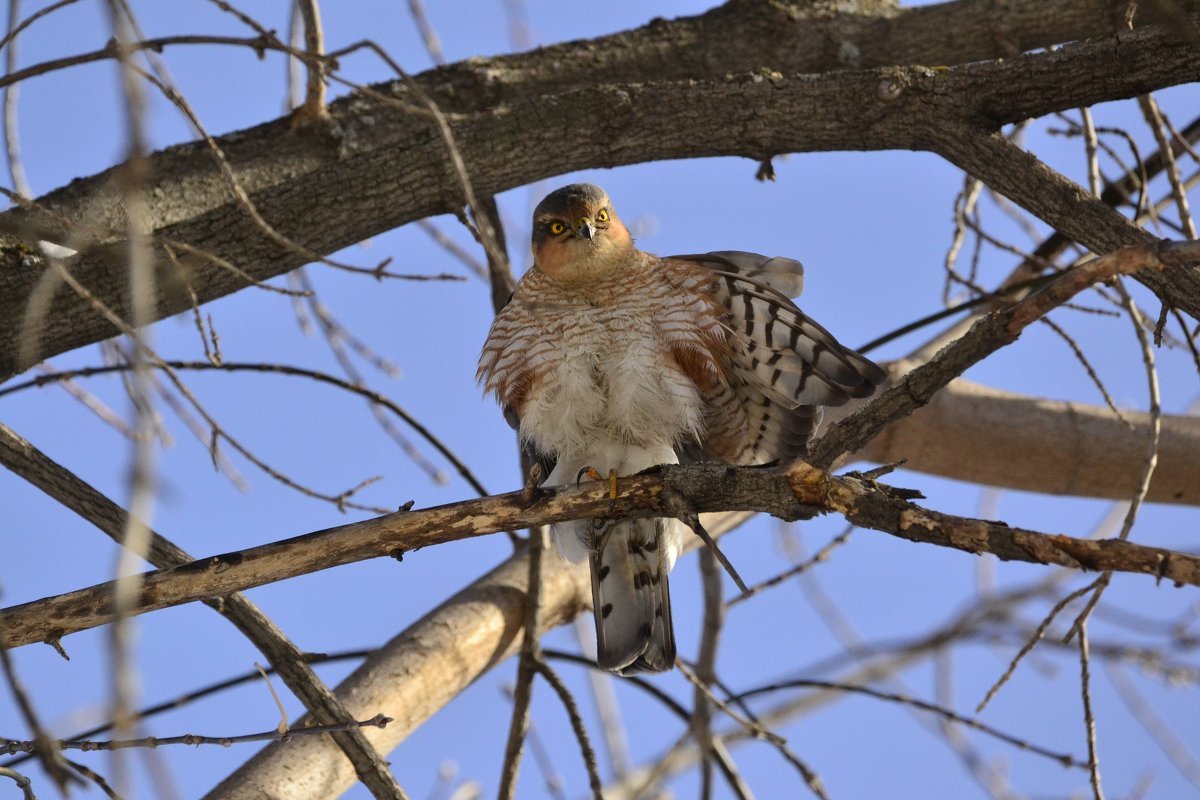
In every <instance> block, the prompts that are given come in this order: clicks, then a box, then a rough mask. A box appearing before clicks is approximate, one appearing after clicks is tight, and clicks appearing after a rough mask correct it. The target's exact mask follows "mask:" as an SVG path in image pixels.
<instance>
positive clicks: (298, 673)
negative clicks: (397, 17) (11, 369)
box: [0, 424, 405, 798]
mask: <svg viewBox="0 0 1200 800" xmlns="http://www.w3.org/2000/svg"><path fill="white" fill-rule="evenodd" d="M0 464H3V465H4V466H5V467H7V468H8V469H10V470H12V471H13V472H14V473H16V474H17V475H20V476H21V477H22V478H24V479H25V480H27V481H29V482H30V483H32V484H33V485H34V486H37V487H38V488H39V489H41V490H42V491H44V492H45V493H46V494H48V495H50V496H51V497H53V498H54V499H55V500H57V501H59V502H60V503H62V504H63V505H64V506H66V507H67V508H69V509H71V510H72V511H74V512H75V513H76V514H79V515H80V516H81V517H83V518H84V519H86V520H87V521H88V522H90V523H92V524H93V525H95V526H96V527H97V528H99V529H100V530H101V531H103V532H104V533H105V534H107V535H108V536H109V537H111V538H112V539H113V540H114V541H117V542H120V541H121V534H122V533H123V531H124V530H125V525H126V524H127V520H128V514H127V513H126V512H125V510H124V509H122V508H121V507H120V506H118V505H117V504H116V503H114V502H113V501H112V500H110V499H109V498H107V497H105V496H104V495H103V494H101V493H100V492H98V491H97V490H96V489H94V488H93V487H92V486H90V485H89V484H87V483H85V482H84V481H82V480H80V479H79V478H78V477H76V476H75V475H74V474H73V473H71V472H70V471H69V470H67V469H65V468H64V467H62V466H60V465H59V464H57V463H55V462H54V461H52V460H51V459H50V458H48V457H47V456H46V455H45V454H43V453H42V452H41V451H39V450H38V449H37V448H36V447H34V446H33V445H32V444H30V443H29V442H28V441H26V440H25V439H23V438H21V437H20V436H18V435H17V434H16V433H15V432H14V431H12V430H11V429H10V428H8V427H7V426H5V425H3V424H0ZM146 558H147V559H148V560H149V561H150V563H152V564H154V565H155V566H157V567H160V568H170V567H177V566H179V565H183V564H187V563H189V562H191V561H192V557H191V556H190V555H188V554H187V553H186V552H184V551H183V550H182V549H180V548H179V547H177V546H176V545H175V544H174V543H172V542H171V541H170V540H169V539H167V538H165V537H163V536H161V535H160V534H158V533H155V532H153V531H150V541H149V545H148V549H147V553H146ZM200 599H202V600H203V602H204V603H205V604H206V605H208V606H210V607H212V608H213V609H215V610H216V611H218V612H219V613H221V614H222V615H224V616H225V617H226V618H227V619H229V621H230V622H232V623H233V624H234V625H235V626H237V628H238V630H240V631H241V632H242V633H243V634H244V635H245V636H246V638H247V639H249V640H250V641H251V642H253V643H254V645H255V647H257V648H258V649H259V650H260V651H261V652H262V653H263V655H265V656H266V657H267V658H268V659H270V661H271V663H272V664H274V665H275V668H276V670H277V671H278V672H279V675H280V677H282V678H283V681H284V683H286V684H287V685H288V688H289V689H291V690H292V692H293V693H295V695H296V697H298V698H299V699H300V701H301V702H302V703H304V706H305V708H307V709H308V711H309V713H310V714H312V715H313V717H314V718H315V719H316V720H317V722H318V724H321V725H342V726H349V724H350V723H352V722H353V721H354V717H352V716H350V714H348V713H347V712H346V709H345V708H344V707H343V706H342V704H341V703H340V702H339V701H338V699H337V697H336V696H335V695H334V694H333V692H331V691H330V690H329V688H328V687H327V686H326V685H325V684H324V683H323V682H322V681H321V679H320V678H319V677H317V674H316V673H315V672H314V671H313V670H312V668H311V667H310V666H309V665H308V662H307V660H306V659H305V656H304V653H303V651H301V650H300V648H298V647H297V646H296V645H295V644H293V643H292V641H291V640H290V639H288V638H287V636H286V635H285V634H284V633H283V631H282V630H280V629H279V628H278V627H277V626H276V625H275V623H274V622H272V621H271V620H270V618H269V617H267V615H266V614H264V613H263V612H262V611H261V610H260V609H259V608H258V606H256V605H254V604H253V603H251V602H250V601H249V600H248V599H246V597H245V596H244V595H240V594H231V595H230V596H227V597H220V598H219V599H217V598H215V597H214V596H210V597H206V598H200ZM106 602H107V601H106ZM55 638H56V637H55ZM331 736H332V737H333V739H334V741H336V742H337V745H338V746H339V747H341V748H342V750H343V752H345V753H346V756H347V758H348V759H349V760H350V762H351V763H352V764H353V765H354V769H355V770H356V771H357V774H358V777H359V778H360V779H361V780H362V782H363V783H364V784H365V785H366V786H368V787H369V788H370V789H371V791H372V793H373V794H374V796H375V797H394V798H402V797H404V796H405V795H404V792H403V791H402V790H401V789H400V787H399V785H398V784H397V783H396V779H395V778H394V777H392V774H391V771H390V770H389V769H388V766H387V762H385V761H384V760H383V758H382V757H381V756H380V755H379V753H378V752H377V751H376V750H375V749H374V748H372V747H371V745H370V744H369V743H368V742H367V740H366V738H364V736H363V734H362V732H361V731H360V730H358V729H357V728H355V727H352V726H351V727H344V728H343V729H340V730H338V731H336V732H334V733H331Z"/></svg>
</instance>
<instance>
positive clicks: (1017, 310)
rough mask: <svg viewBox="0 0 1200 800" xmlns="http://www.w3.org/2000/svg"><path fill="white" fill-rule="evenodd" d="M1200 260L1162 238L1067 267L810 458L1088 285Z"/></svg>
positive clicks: (917, 402)
mask: <svg viewBox="0 0 1200 800" xmlns="http://www.w3.org/2000/svg"><path fill="white" fill-rule="evenodd" d="M1104 208H1106V209H1107V206H1104ZM1197 263H1200V242H1159V243H1157V244H1152V245H1141V246H1130V247H1124V248H1122V249H1120V250H1117V251H1115V252H1113V253H1110V254H1109V255H1107V256H1103V257H1101V258H1096V259H1092V260H1091V261H1089V262H1087V263H1085V264H1082V265H1080V266H1078V267H1076V268H1074V269H1072V270H1070V271H1068V272H1066V273H1064V274H1063V275H1062V276H1061V277H1060V278H1058V279H1057V280H1055V281H1054V282H1053V283H1051V284H1048V285H1047V286H1045V287H1043V288H1042V289H1041V290H1039V291H1038V292H1036V293H1034V294H1031V295H1029V296H1028V297H1026V298H1025V299H1023V300H1021V301H1020V302H1018V303H1015V304H1013V305H1012V306H1009V307H1008V308H1004V309H1000V310H998V311H994V312H992V313H991V314H988V315H987V316H985V317H981V318H980V319H979V320H978V321H977V322H975V324H974V325H972V326H971V329H970V330H969V331H967V333H965V334H963V336H961V337H960V338H958V339H956V340H955V341H954V342H952V343H951V344H949V345H947V346H946V347H945V348H943V349H942V350H941V351H939V352H938V353H937V355H935V356H934V357H933V358H932V359H930V360H929V362H928V363H925V364H922V365H921V366H919V367H917V368H916V369H914V370H913V371H912V372H910V373H908V374H907V375H905V376H904V377H903V378H901V379H900V380H898V381H896V382H895V383H894V384H892V385H891V386H889V387H887V388H886V389H885V390H884V391H883V392H881V393H879V394H877V395H875V397H873V398H872V399H871V401H870V402H869V403H868V404H866V405H865V406H862V407H860V408H859V409H858V410H856V411H855V412H853V413H852V414H850V415H849V416H847V417H846V418H845V419H842V420H840V421H839V422H838V423H837V424H836V425H834V426H831V427H830V429H829V430H828V431H827V432H826V433H825V434H824V435H823V436H822V437H821V438H820V439H819V440H818V441H817V442H816V443H815V444H814V445H813V446H812V448H810V451H809V453H810V458H811V460H812V462H813V463H814V464H818V465H820V466H824V467H827V466H829V465H831V464H836V463H838V462H840V461H841V460H843V459H844V458H846V457H848V456H850V455H851V454H853V453H855V452H857V451H858V450H860V449H861V448H862V447H864V446H866V444H867V443H868V442H870V441H871V440H872V439H874V438H875V437H876V436H877V435H878V434H879V433H880V432H881V431H883V429H884V428H886V427H887V426H888V425H890V424H891V423H893V422H895V421H896V420H898V419H903V418H904V417H906V416H908V415H909V414H911V413H912V412H913V411H915V410H916V409H918V408H920V407H921V406H923V405H925V404H927V403H928V402H929V401H930V400H931V399H932V398H933V397H934V395H935V394H937V392H939V391H940V390H941V389H942V388H943V387H945V386H946V385H947V384H948V383H950V381H952V380H954V379H955V378H957V377H958V376H960V375H962V374H963V373H964V372H965V371H966V370H967V369H968V368H969V367H971V366H973V365H974V364H977V363H979V362H980V361H982V360H983V359H984V358H987V357H988V356H989V355H991V354H992V353H994V352H996V351H997V350H999V349H1000V348H1002V347H1004V346H1006V345H1009V344H1012V343H1013V342H1015V341H1016V340H1017V338H1018V337H1019V336H1020V335H1021V332H1022V331H1024V330H1025V328H1026V327H1027V326H1028V325H1029V324H1030V323H1032V322H1034V321H1036V320H1037V319H1039V318H1041V317H1042V316H1044V315H1045V314H1046V313H1047V312H1049V311H1051V310H1052V309H1054V308H1057V307H1058V306H1060V305H1061V304H1063V303H1065V302H1067V301H1068V300H1070V299H1071V298H1072V297H1074V296H1075V295H1076V294H1078V293H1079V292H1081V291H1083V290H1084V289H1086V288H1088V287H1090V286H1093V285H1095V284H1097V283H1100V282H1103V281H1108V280H1111V279H1112V278H1114V277H1116V276H1119V275H1130V274H1134V275H1146V274H1155V273H1159V274H1173V273H1176V272H1181V273H1185V274H1191V273H1195V272H1197V269H1196V266H1195V265H1196V264H1197Z"/></svg>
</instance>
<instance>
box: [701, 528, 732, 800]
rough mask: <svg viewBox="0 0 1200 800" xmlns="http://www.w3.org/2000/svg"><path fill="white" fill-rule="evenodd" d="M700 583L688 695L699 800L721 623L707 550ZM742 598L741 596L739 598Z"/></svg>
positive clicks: (709, 747)
mask: <svg viewBox="0 0 1200 800" xmlns="http://www.w3.org/2000/svg"><path fill="white" fill-rule="evenodd" d="M699 561H700V580H701V585H702V586H703V587H704V623H703V627H702V628H701V634H700V648H699V652H698V653H697V655H696V680H697V681H698V683H699V684H702V685H703V688H701V686H699V685H698V686H696V688H695V690H694V691H693V695H692V736H694V737H695V739H696V743H697V744H698V745H699V747H700V767H701V770H700V777H701V783H700V786H701V788H700V796H701V797H702V798H703V800H709V798H711V797H712V755H713V742H712V740H713V732H712V710H711V709H710V707H709V704H708V695H709V694H710V693H711V689H710V688H709V687H711V686H712V684H713V683H714V682H715V681H716V677H717V675H716V661H717V646H718V644H719V642H720V638H721V625H722V624H723V622H724V617H725V615H724V611H725V608H724V605H723V604H722V602H721V573H720V571H719V570H718V569H717V559H716V556H714V555H713V551H712V549H711V548H707V547H706V548H704V550H702V551H701V552H700V559H699ZM743 596H744V595H743Z"/></svg>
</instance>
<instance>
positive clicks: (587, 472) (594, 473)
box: [577, 467, 604, 482]
mask: <svg viewBox="0 0 1200 800" xmlns="http://www.w3.org/2000/svg"><path fill="white" fill-rule="evenodd" d="M580 475H581V476H582V477H584V478H587V479H588V480H589V481H602V480H604V476H603V475H601V474H600V472H599V470H597V469H596V468H595V467H584V468H583V469H582V470H581V471H580ZM577 482H578V481H577Z"/></svg>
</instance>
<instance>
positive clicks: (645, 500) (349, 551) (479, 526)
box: [3, 462, 1200, 647]
mask: <svg viewBox="0 0 1200 800" xmlns="http://www.w3.org/2000/svg"><path fill="white" fill-rule="evenodd" d="M539 494H540V496H539V497H536V498H535V499H534V500H533V502H532V503H529V502H528V501H527V498H526V496H525V493H524V492H522V491H517V492H510V493H508V494H502V495H494V496H491V497H485V498H482V499H478V500H469V501H463V502H458V503H450V504H447V505H442V506H437V507H435V508H431V509H426V510H421V511H401V512H398V513H395V514H388V515H385V516H381V517H376V518H374V519H369V520H364V521H362V522H355V523H351V524H349V525H342V526H339V527H336V528H329V529H326V530H323V531H317V532H314V533H309V534H305V535H303V536H297V537H294V538H291V539H285V540H282V541H278V542H272V543H270V544H265V545H260V546H258V547H252V548H248V549H245V550H240V551H235V552H232V553H224V554H221V555H216V556H212V557H209V558H204V559H199V560H197V561H193V562H191V563H189V564H184V565H182V566H178V567H173V568H170V569H162V570H157V571H154V572H149V573H146V574H145V575H143V576H142V581H143V583H142V586H143V588H142V592H141V598H140V604H139V606H138V607H137V608H136V609H135V611H136V613H145V612H147V611H155V610H158V609H160V608H167V607H170V606H175V605H179V604H182V603H189V602H195V601H196V600H202V599H206V598H212V597H222V596H224V595H227V594H230V593H233V592H238V591H242V590H245V589H249V588H251V587H254V586H261V585H264V584H267V583H272V582H276V581H280V580H285V579H288V578H293V577H296V576H298V575H305V574H308V573H311V572H315V571H319V570H323V569H329V568H331V567H335V566H341V565H343V564H350V563H353V562H356V561H362V560H365V559H368V558H378V557H383V556H392V557H395V556H397V555H402V554H404V553H407V552H411V551H413V550H416V549H420V548H422V547H431V546H434V545H438V544H444V543H446V542H451V541H457V540H461V539H466V538H471V537H475V536H484V535H488V534H492V533H496V532H499V531H507V530H514V529H518V528H529V527H532V526H535V525H545V524H550V523H553V522H563V521H566V520H574V519H588V518H593V517H599V518H608V519H619V518H637V517H660V516H670V515H671V513H672V509H678V508H679V507H680V505H681V504H682V505H683V506H685V507H687V508H690V509H693V510H694V511H696V512H712V511H734V510H736V511H756V512H765V513H768V514H771V515H773V516H776V517H779V518H781V519H788V520H795V519H806V518H811V517H813V516H815V515H817V514H822V513H830V512H832V513H838V514H841V515H843V516H844V517H845V518H846V519H847V520H848V521H849V522H851V523H853V524H855V525H857V526H859V527H862V528H872V529H874V530H879V531H883V532H885V533H890V534H892V535H894V536H898V537H900V538H903V539H908V540H910V541H915V542H925V543H929V544H936V545H939V546H942V547H952V548H956V549H959V550H964V551H966V552H970V553H976V554H980V553H991V554H993V555H995V556H997V557H999V558H1001V559H1003V560H1006V561H1025V562H1030V563H1038V564H1056V565H1059V566H1065V567H1070V568H1072V569H1083V570H1112V571H1115V572H1133V573H1142V574H1147V575H1153V576H1155V577H1156V578H1158V579H1160V580H1161V579H1166V580H1169V581H1172V582H1174V583H1177V584H1190V585H1197V586H1200V556H1195V555H1190V554H1186V553H1180V552H1176V551H1172V550H1166V549H1163V548H1158V547H1151V546H1146V545H1139V544H1133V543H1130V542H1123V541H1100V542H1097V541H1091V540H1085V539H1077V538H1073V537H1070V536H1061V535H1050V534H1044V533H1038V532H1035V531H1029V530H1024V529H1019V528H1010V527H1008V526H1006V525H1004V524H1003V523H994V522H986V521H982V520H975V519H969V518H965V517H957V516H952V515H948V514H941V513H939V512H936V511H930V510H927V509H924V508H921V507H920V506H917V505H915V504H913V503H910V502H908V501H906V500H904V499H901V498H900V497H899V496H898V495H897V494H895V493H894V491H893V490H890V489H888V488H886V487H882V486H880V485H877V484H875V483H874V482H868V481H862V480H859V479H857V478H855V477H852V476H845V477H837V476H835V475H833V474H831V473H829V472H826V471H824V470H821V469H818V468H816V467H813V466H810V465H808V464H806V463H804V462H798V463H797V464H796V465H795V466H793V467H792V468H791V469H790V470H779V469H766V468H761V467H741V468H738V467H730V466H728V465H724V464H698V465H694V466H686V467H681V466H663V467H660V468H658V469H657V470H653V471H649V472H647V473H643V474H640V475H636V476H630V477H628V478H623V479H622V480H621V483H620V496H619V497H618V498H617V499H616V500H613V499H611V498H610V497H609V494H608V492H607V484H604V485H601V484H600V483H596V482H587V483H584V484H582V485H580V486H577V487H563V488H558V489H544V490H542V491H541V492H540V493H539ZM111 591H112V587H111V584H108V583H104V584H98V585H96V586H92V587H89V588H86V589H80V590H77V591H74V592H68V593H66V594H62V595H57V596H54V597H48V598H44V599H42V600H35V601H32V602H29V603H23V604H21V605H16V606H11V607H9V608H7V609H5V610H4V612H3V613H4V615H5V618H6V619H7V621H8V636H9V643H10V645H11V646H13V647H19V646H22V645H26V644H30V643H33V642H38V641H47V640H55V639H59V638H61V637H63V636H66V635H67V634H70V633H74V632H76V631H80V630H85V629H88V628H93V627H96V626H97V625H103V624H106V623H108V622H110V621H111V619H112V609H111V602H110V600H111V598H110V595H111Z"/></svg>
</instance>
